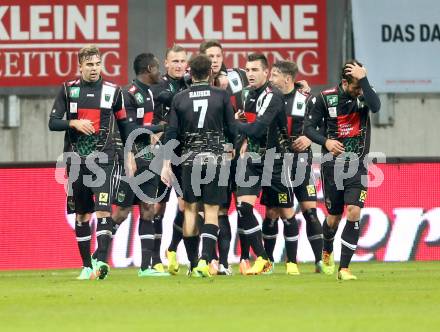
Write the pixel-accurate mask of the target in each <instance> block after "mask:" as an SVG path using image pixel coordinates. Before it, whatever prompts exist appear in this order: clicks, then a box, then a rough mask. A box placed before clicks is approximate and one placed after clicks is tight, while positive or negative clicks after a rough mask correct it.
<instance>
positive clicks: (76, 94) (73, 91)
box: [69, 86, 80, 98]
mask: <svg viewBox="0 0 440 332" xmlns="http://www.w3.org/2000/svg"><path fill="white" fill-rule="evenodd" d="M79 91H80V87H79V86H73V87H71V88H70V90H69V97H70V98H79Z"/></svg>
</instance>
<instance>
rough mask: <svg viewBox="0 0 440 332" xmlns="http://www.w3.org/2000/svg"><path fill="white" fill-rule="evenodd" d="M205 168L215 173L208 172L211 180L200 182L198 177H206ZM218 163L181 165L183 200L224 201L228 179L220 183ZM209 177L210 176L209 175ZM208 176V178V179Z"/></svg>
mask: <svg viewBox="0 0 440 332" xmlns="http://www.w3.org/2000/svg"><path fill="white" fill-rule="evenodd" d="M207 169H210V170H212V172H213V173H215V174H212V173H211V174H210V175H211V177H212V180H210V181H209V183H206V184H201V183H200V182H201V181H200V179H205V178H206V177H207V174H206V173H207ZM219 175H220V165H218V164H216V163H212V164H210V165H203V166H201V165H198V166H197V165H183V166H182V182H181V184H182V193H183V196H182V198H183V200H184V201H185V202H188V203H195V202H200V203H203V204H210V205H220V206H222V205H223V204H225V203H226V200H227V195H228V181H227V179H226V181H225V183H220V181H219ZM209 178H210V177H209ZM209 178H208V179H209Z"/></svg>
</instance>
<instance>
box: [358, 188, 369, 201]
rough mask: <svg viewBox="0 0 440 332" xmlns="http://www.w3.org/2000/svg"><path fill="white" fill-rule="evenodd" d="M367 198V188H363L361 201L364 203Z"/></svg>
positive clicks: (360, 196)
mask: <svg viewBox="0 0 440 332" xmlns="http://www.w3.org/2000/svg"><path fill="white" fill-rule="evenodd" d="M366 199H367V192H366V191H365V190H361V194H360V195H359V202H362V203H364V202H365V200H366Z"/></svg>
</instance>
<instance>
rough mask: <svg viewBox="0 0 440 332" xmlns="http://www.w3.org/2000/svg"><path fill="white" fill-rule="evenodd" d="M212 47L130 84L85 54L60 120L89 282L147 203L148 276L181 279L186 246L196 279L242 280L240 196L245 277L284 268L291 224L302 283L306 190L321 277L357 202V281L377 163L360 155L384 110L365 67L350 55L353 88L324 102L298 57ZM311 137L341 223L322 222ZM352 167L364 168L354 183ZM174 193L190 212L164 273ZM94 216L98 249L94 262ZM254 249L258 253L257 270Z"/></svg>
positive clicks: (149, 70) (294, 268) (349, 251)
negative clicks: (277, 261) (112, 77)
mask: <svg viewBox="0 0 440 332" xmlns="http://www.w3.org/2000/svg"><path fill="white" fill-rule="evenodd" d="M199 51H200V52H199V54H197V55H194V56H192V57H191V59H190V61H189V63H188V62H187V53H186V51H185V49H184V48H182V47H180V46H178V45H174V46H172V47H171V48H169V49H167V51H166V54H165V61H164V65H165V68H166V70H167V72H166V74H165V75H164V76H162V77H161V76H160V71H159V61H158V59H157V58H156V57H155V56H154V55H153V54H151V53H142V54H139V55H138V56H137V57H136V58H135V60H134V63H133V68H134V72H135V75H136V78H135V79H134V80H133V82H132V83H131V84H130V85H129V86H128V87H126V88H123V89H122V88H120V87H118V86H117V85H115V84H112V83H111V82H108V81H106V80H103V79H102V77H101V75H100V72H101V56H100V53H99V50H98V49H97V48H96V47H95V46H93V45H90V46H86V47H84V48H83V49H81V50H80V52H79V54H78V58H79V66H80V73H81V77H80V78H78V79H75V80H71V81H67V82H65V83H64V84H63V86H62V88H61V89H60V91H59V93H58V95H57V97H56V99H55V102H54V106H53V110H52V112H51V115H50V119H49V128H50V130H54V131H65V144H64V154H63V156H64V160H65V162H66V164H67V174H68V186H67V187H68V192H67V196H68V197H67V209H68V212H69V213H75V214H76V219H75V220H76V222H75V233H76V239H77V242H78V248H79V252H80V255H81V258H82V262H83V269H82V270H81V273H80V275H79V277H78V279H81V280H88V279H104V278H106V276H107V275H108V272H109V265H108V263H107V256H108V251H109V246H110V243H111V239H112V236H113V235H114V234H115V232H116V231H117V229H118V227H119V225H120V224H121V223H122V222H123V221H124V220H125V219H126V218H127V215H128V213H129V212H130V210H131V207H132V206H133V205H139V209H140V218H139V238H140V241H141V250H142V261H141V266H140V269H139V272H138V275H139V276H140V277H147V276H169V275H171V274H177V273H178V272H179V264H178V260H177V257H176V251H177V246H178V245H179V243H180V242H181V240H182V239H183V242H184V246H185V249H186V253H187V256H188V260H189V262H190V266H189V269H188V275H190V276H192V277H211V276H212V275H214V274H219V275H231V274H232V269H231V267H230V265H229V264H228V253H229V249H230V242H231V227H230V223H229V220H228V210H229V208H230V205H231V201H233V200H234V201H233V202H234V203H235V205H236V209H237V212H238V218H237V229H238V235H239V240H240V249H241V257H240V265H239V270H240V273H241V274H244V275H258V274H271V273H272V272H273V261H274V258H273V252H274V248H275V241H276V238H277V234H278V219H279V218H281V220H282V222H283V225H284V227H283V229H284V239H285V250H286V273H287V274H288V275H298V274H299V273H300V272H299V270H298V265H297V261H296V256H297V247H298V233H299V230H298V222H297V220H296V218H295V210H294V208H293V204H294V196H296V198H297V200H298V201H299V204H300V209H301V212H302V214H303V216H304V219H305V220H306V230H307V236H308V240H309V242H310V245H311V247H312V249H313V253H314V256H315V270H316V272H318V273H324V274H327V275H332V274H334V272H335V263H334V259H333V239H334V236H335V233H336V230H337V228H338V225H339V222H340V221H341V218H342V214H343V212H344V207H345V206H347V222H346V224H345V227H344V229H343V232H342V236H341V243H342V249H341V259H340V265H339V268H338V271H337V278H338V279H339V280H354V279H356V277H355V276H354V275H353V274H352V273H351V271H350V270H349V268H348V266H349V263H350V261H351V258H352V256H353V253H354V251H355V250H356V245H357V242H358V238H359V219H360V211H361V208H362V207H363V204H364V202H365V199H366V193H367V186H366V184H365V183H364V182H365V181H363V177H364V176H366V174H367V169H366V167H365V165H364V163H362V162H361V163H359V161H363V160H364V158H365V157H366V155H367V153H368V150H369V140H370V122H369V112H370V111H371V112H377V111H378V110H379V108H380V101H379V99H378V96H377V95H376V93H375V92H374V90H373V89H372V88H371V86H370V84H369V82H368V80H367V77H366V70H365V68H364V67H363V66H362V64H360V63H359V62H358V61H356V60H350V61H347V62H346V63H345V64H344V66H343V68H342V72H341V81H340V83H339V84H338V85H337V86H335V87H334V88H331V89H328V90H324V91H322V92H321V93H320V94H319V95H317V96H316V97H314V96H313V95H312V94H311V93H310V87H309V86H308V84H307V82H306V81H299V82H296V81H295V77H296V74H297V72H298V67H297V65H296V64H295V63H294V62H291V61H277V62H275V63H274V64H272V67H271V68H269V64H268V61H267V59H266V57H265V56H264V55H263V54H261V53H252V54H249V55H248V57H247V63H246V66H245V69H239V68H234V69H227V68H226V66H225V64H224V63H223V49H222V46H221V44H220V43H219V42H218V41H215V40H208V41H205V42H203V43H202V44H201V45H200V50H199ZM188 65H189V69H188V68H187V67H188ZM312 142H315V143H317V144H319V145H321V146H322V152H323V158H322V160H323V161H322V162H321V174H322V179H323V190H324V198H325V204H326V208H327V211H328V215H327V217H326V219H325V220H324V221H323V223H322V225H321V222H320V221H319V219H318V216H317V212H316V188H315V184H314V178H313V173H312V170H311V163H312V152H311V148H310V146H311V143H312ZM353 156H354V158H353ZM353 160H354V161H356V168H355V172H354V174H352V176H350V177H346V176H344V175H345V174H346V173H347V169H348V168H349V167H350V166H352V161H353ZM171 187H174V189H175V191H176V193H177V196H178V210H177V213H176V216H175V219H174V223H173V234H172V240H171V243H170V245H169V246H168V248H167V250H166V256H167V260H168V265H167V268H165V267H164V265H163V263H162V261H161V256H160V247H161V238H162V219H163V216H164V212H165V208H166V203H167V201H168V199H169V197H170V191H171ZM260 193H261V203H262V204H263V205H265V206H266V215H265V218H264V221H263V223H262V227H260V225H259V223H258V220H257V219H256V217H255V215H254V213H253V209H254V205H255V203H256V201H257V198H258V197H259V196H260ZM112 205H114V206H115V207H114V208H113V209H112ZM93 212H95V213H96V218H97V227H96V238H97V244H98V245H97V249H96V251H95V252H94V253H93V255H90V249H91V248H90V242H91V228H90V218H91V214H92V213H93ZM199 246H200V248H199ZM250 249H252V251H253V253H254V254H255V256H256V257H257V258H256V260H255V262H254V264H253V265H252V266H251V264H250V261H249V253H250ZM199 252H200V253H201V254H200V256H199Z"/></svg>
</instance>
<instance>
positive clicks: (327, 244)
mask: <svg viewBox="0 0 440 332" xmlns="http://www.w3.org/2000/svg"><path fill="white" fill-rule="evenodd" d="M337 230H338V229H337V228H336V229H332V228H330V226H329V225H328V224H327V219H325V220H324V223H323V224H322V235H323V250H324V251H326V252H328V253H329V254H331V253H332V252H333V241H334V239H335V234H336V231H337Z"/></svg>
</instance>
